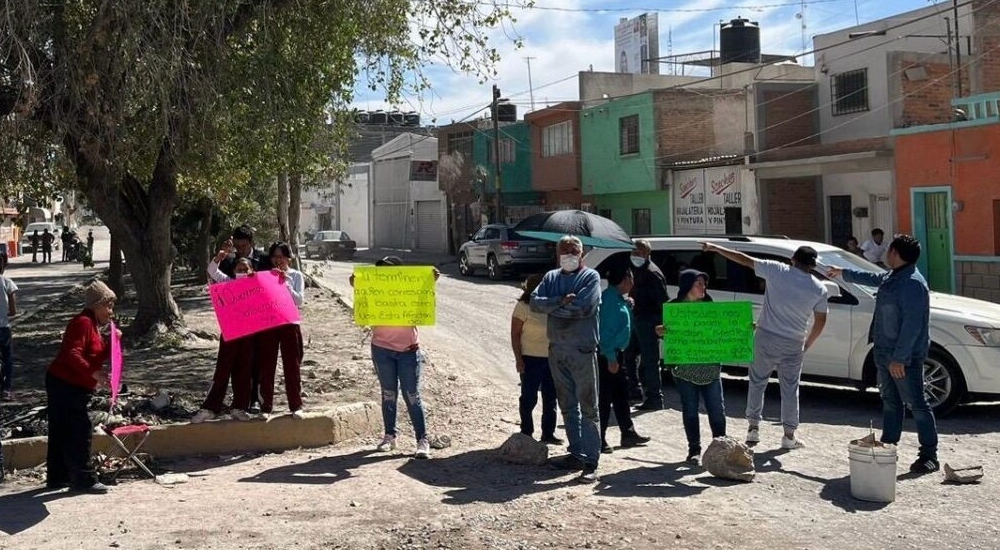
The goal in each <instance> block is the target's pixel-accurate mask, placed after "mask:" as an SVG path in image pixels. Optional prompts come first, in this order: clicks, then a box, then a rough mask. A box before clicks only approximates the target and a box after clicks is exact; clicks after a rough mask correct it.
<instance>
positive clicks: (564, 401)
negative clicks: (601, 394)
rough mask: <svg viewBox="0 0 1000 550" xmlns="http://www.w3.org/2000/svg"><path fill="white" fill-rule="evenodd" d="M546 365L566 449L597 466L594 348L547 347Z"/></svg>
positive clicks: (599, 448) (598, 440) (599, 450)
mask: <svg viewBox="0 0 1000 550" xmlns="http://www.w3.org/2000/svg"><path fill="white" fill-rule="evenodd" d="M549 367H550V368H551V369H552V381H553V382H555V385H556V396H557V397H558V398H559V408H560V409H561V410H562V415H563V424H565V426H566V439H568V440H569V453H570V454H571V455H573V456H575V457H576V458H579V459H580V460H582V461H583V462H584V463H586V464H589V465H592V466H595V467H596V466H597V463H598V462H599V461H600V458H601V435H600V433H599V431H598V418H597V416H598V415H597V360H596V358H595V350H582V351H581V350H578V349H573V348H565V347H562V346H560V347H555V346H552V347H550V348H549Z"/></svg>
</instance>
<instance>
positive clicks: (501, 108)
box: [497, 103, 517, 122]
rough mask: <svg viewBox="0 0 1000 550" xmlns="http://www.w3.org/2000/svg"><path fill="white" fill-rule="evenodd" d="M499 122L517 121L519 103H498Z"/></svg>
mask: <svg viewBox="0 0 1000 550" xmlns="http://www.w3.org/2000/svg"><path fill="white" fill-rule="evenodd" d="M497 113H498V115H497V122H517V105H514V104H513V103H499V104H497Z"/></svg>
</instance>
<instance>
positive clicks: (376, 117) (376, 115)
mask: <svg viewBox="0 0 1000 550" xmlns="http://www.w3.org/2000/svg"><path fill="white" fill-rule="evenodd" d="M388 123H389V115H387V114H386V112H385V111H382V110H378V111H375V112H373V113H368V124H388Z"/></svg>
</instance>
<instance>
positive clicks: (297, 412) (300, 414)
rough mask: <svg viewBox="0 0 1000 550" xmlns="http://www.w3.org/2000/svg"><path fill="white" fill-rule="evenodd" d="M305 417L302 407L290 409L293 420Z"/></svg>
mask: <svg viewBox="0 0 1000 550" xmlns="http://www.w3.org/2000/svg"><path fill="white" fill-rule="evenodd" d="M305 417H306V413H305V411H303V410H302V409H298V410H295V411H292V418H294V419H295V420H303V419H305Z"/></svg>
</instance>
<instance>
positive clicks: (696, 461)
mask: <svg viewBox="0 0 1000 550" xmlns="http://www.w3.org/2000/svg"><path fill="white" fill-rule="evenodd" d="M684 462H687V463H688V464H690V465H692V466H699V465H700V464H701V459H700V458H698V455H697V454H693V455H688V457H687V459H685V460H684Z"/></svg>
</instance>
